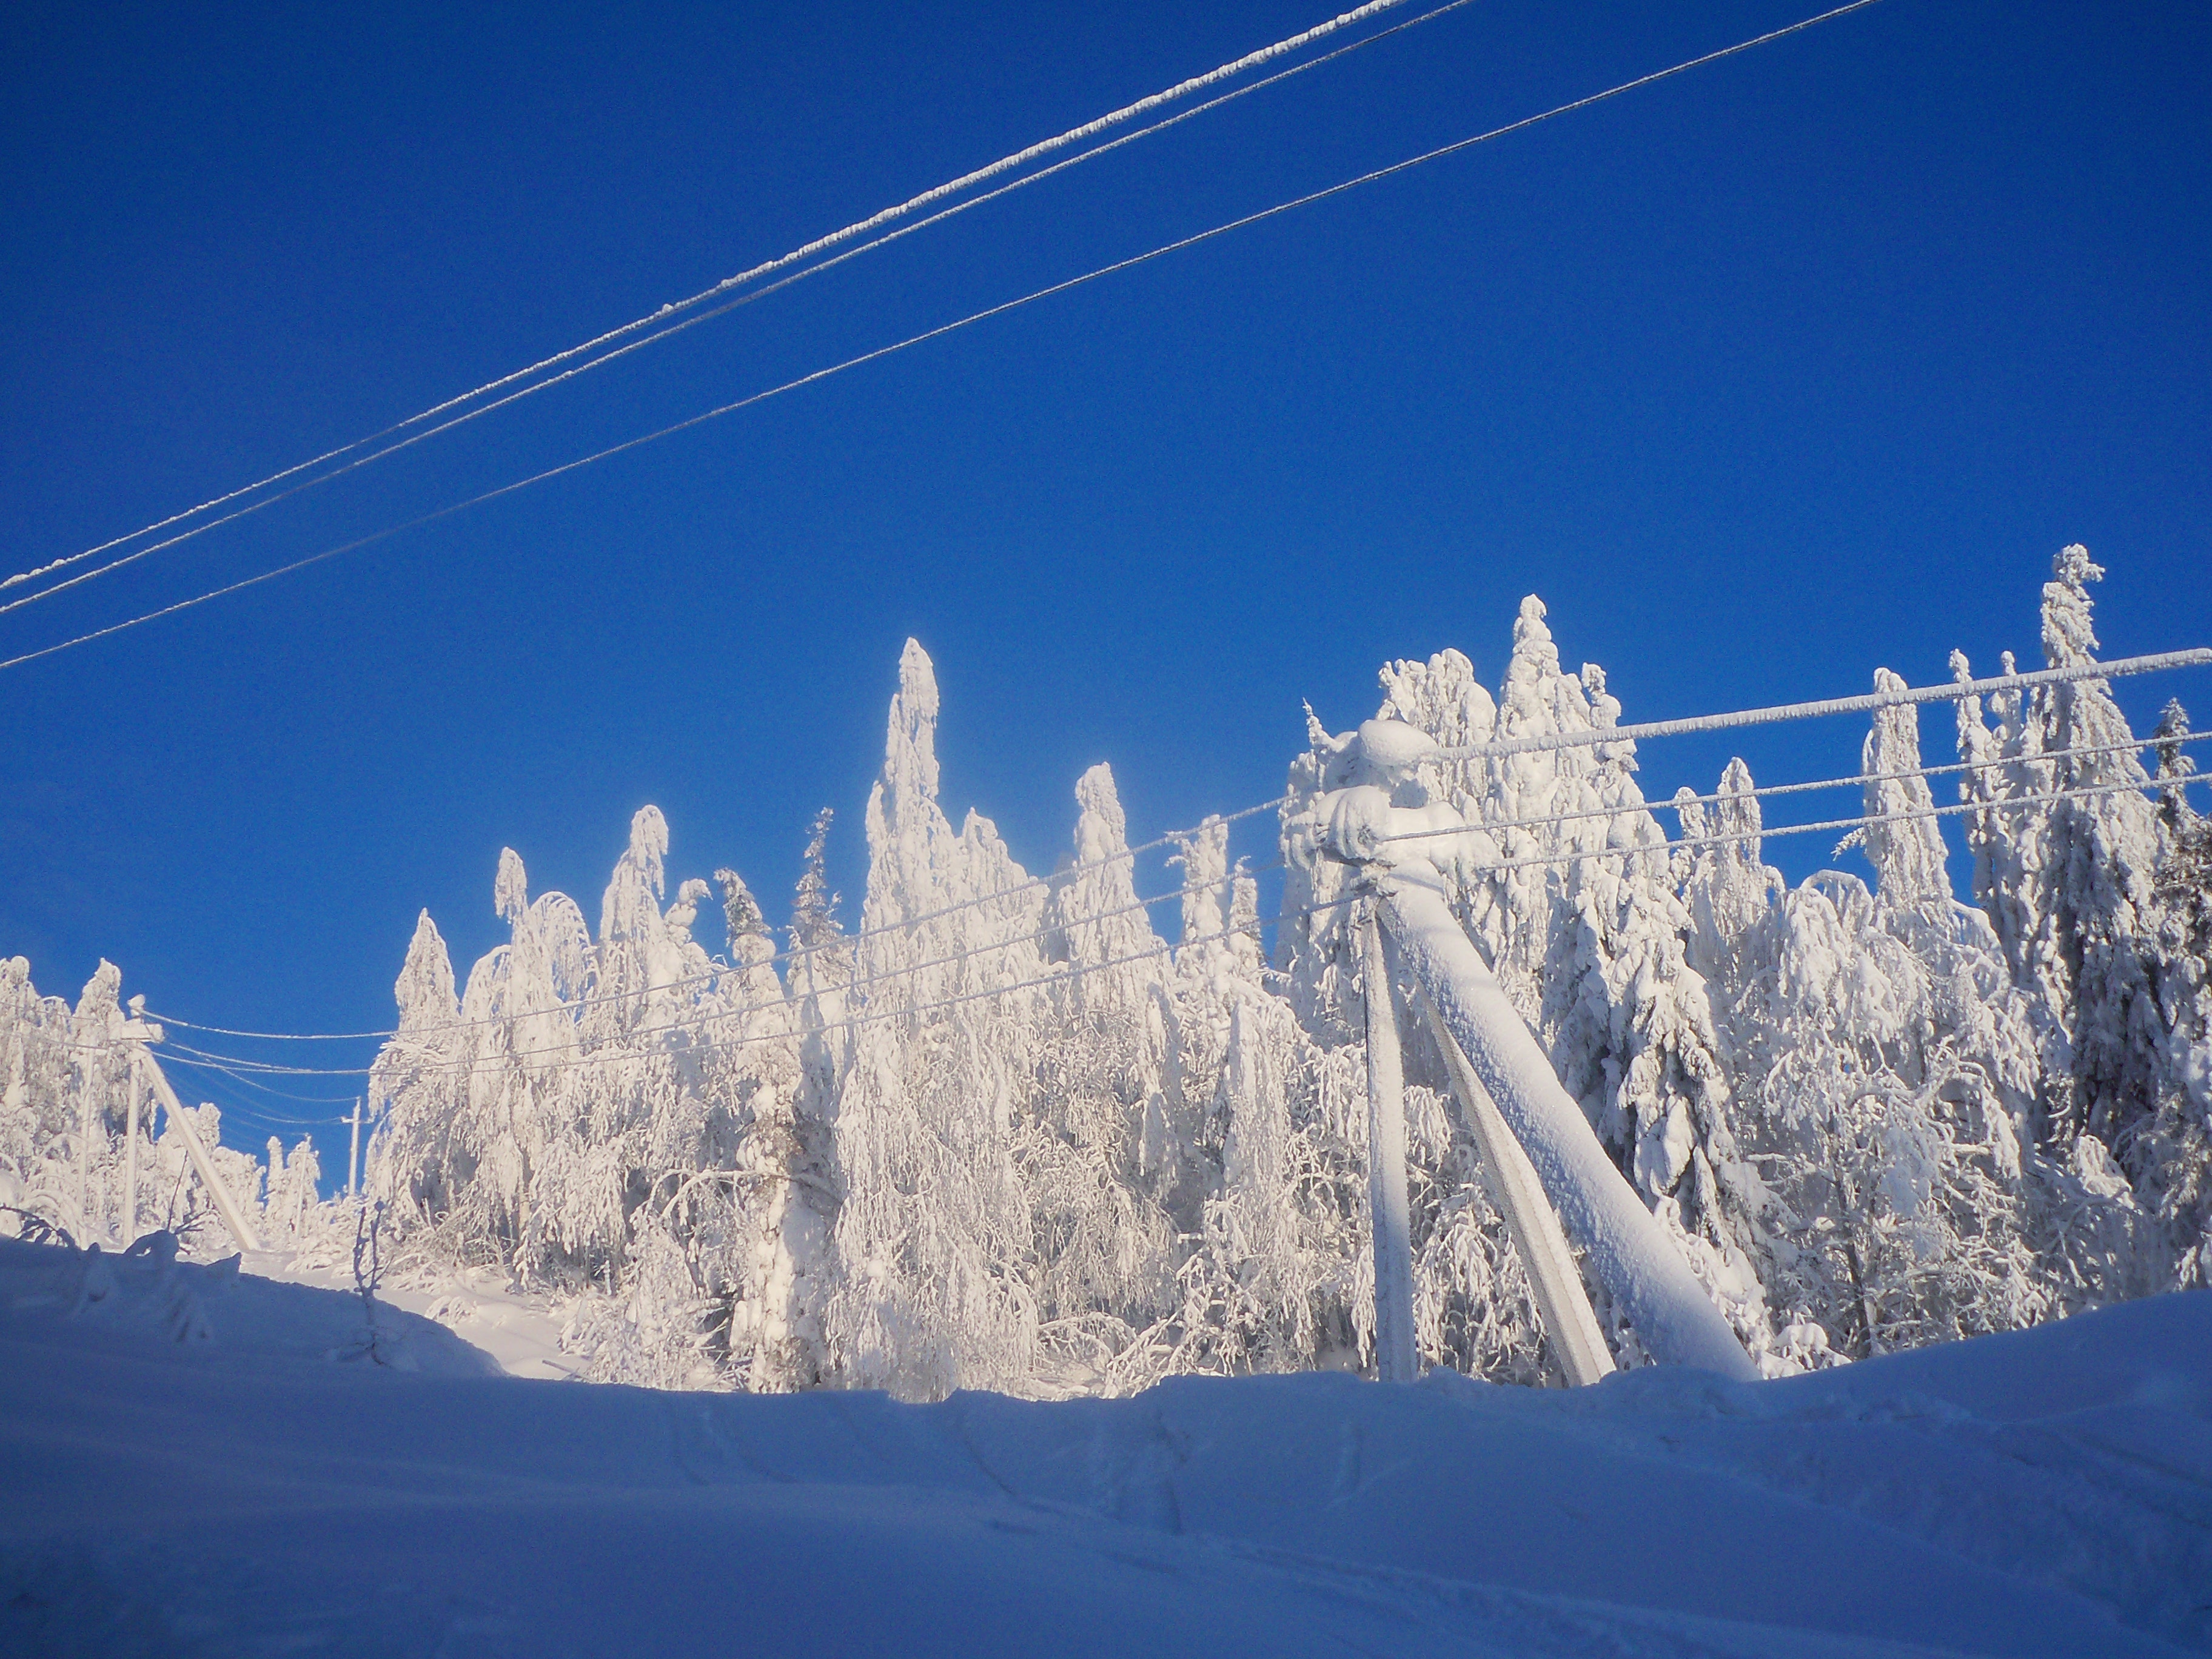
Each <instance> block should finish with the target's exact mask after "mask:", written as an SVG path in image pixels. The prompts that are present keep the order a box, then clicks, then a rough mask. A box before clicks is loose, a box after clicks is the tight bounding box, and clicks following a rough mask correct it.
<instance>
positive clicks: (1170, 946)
mask: <svg viewBox="0 0 2212 1659" xmlns="http://www.w3.org/2000/svg"><path fill="white" fill-rule="evenodd" d="M2054 752H2057V753H2063V752H2065V751H2063V750H2058V751H2054ZM2202 782H2212V779H2205V778H2200V777H2197V776H2194V775H2190V776H2187V777H2185V778H2179V779H2153V780H2148V781H2130V782H2124V783H2104V784H2090V785H2084V786H2082V787H2078V788H2074V789H2057V790H2051V791H2048V792H2045V793H2040V794H2034V795H2018V796H2013V797H2010V798H2008V799H2000V800H1987V801H1965V802H1960V803H1959V804H1957V805H1945V806H1934V807H1919V808H1912V809H1909V810H1905V811H1893V812H1869V813H1861V814H1858V815H1857V816H1855V817H1842V818H1829V819H1824V820H1822V821H1820V822H1817V823H1789V824H1778V825H1773V826H1767V825H1762V826H1760V827H1759V829H1733V830H1725V831H1722V832H1719V833H1717V834H1711V835H1705V836H1678V837H1675V838H1674V839H1672V840H1668V839H1666V838H1663V837H1662V839H1660V840H1658V841H1656V842H1647V843H1644V844H1643V845H1639V846H1630V847H1601V848H1578V849H1575V850H1571V851H1567V852H1559V853H1541V854H1531V855H1529V856H1528V857H1523V858H1516V859H1498V860H1485V861H1483V862H1481V863H1480V864H1475V865H1472V866H1467V867H1466V869H1465V871H1464V873H1466V874H1468V875H1474V876H1486V875H1498V874H1502V873H1504V872H1508V871H1512V870H1523V869H1534V868H1539V867H1544V866H1555V865H1556V866H1572V865H1576V864H1582V863H1586V862H1588V861H1589V860H1595V859H1608V858H1624V859H1632V858H1639V857H1649V856H1656V855H1659V854H1667V853H1674V852H1684V851H1694V850H1696V849H1698V848H1705V847H1723V846H1729V845H1744V844H1747V843H1751V842H1763V841H1767V840H1774V839H1780V838H1782V837H1784V836H1804V835H1814V834H1820V833H1824V832H1832V831H1835V830H1838V829H1841V830H1854V829H1869V828H1872V827H1875V826H1876V825H1880V824H1886V823H1909V822H1912V821H1914V820H1918V819H1927V818H1943V817H1958V816H1961V815H1964V814H1967V813H1975V812H2008V811H2019V810H2021V809H2022V808H2026V807H2032V806H2044V805H2052V804H2054V803H2056V802H2058V801H2064V800H2080V799H2088V798H2090V797H2093V796H2100V795H2114V794H2124V793H2144V792H2147V791H2151V790H2156V789H2160V788H2162V787H2175V786H2177V785H2185V784H2188V783H2202ZM1739 799H1740V798H1739ZM1586 816H1589V815H1588V814H1583V813H1561V814H1559V815H1557V816H1556V817H1555V818H1554V819H1551V820H1543V822H1559V823H1565V822H1567V821H1569V820H1571V819H1573V818H1576V817H1586ZM1481 827H1482V826H1480V825H1479V824H1476V825H1468V826H1466V827H1465V828H1463V829H1459V830H1457V831H1455V832H1453V833H1456V834H1462V835H1465V834H1468V833H1470V832H1471V831H1473V830H1475V829H1480V828H1481ZM1393 839H1396V838H1395V837H1394V838H1393ZM1252 873H1255V874H1256V873H1259V872H1252ZM1376 873H1378V874H1381V875H1384V876H1388V875H1389V873H1391V872H1389V870H1388V869H1387V868H1382V867H1379V866H1378V867H1377V869H1376ZM1357 889H1358V884H1356V883H1353V884H1346V889H1345V890H1344V891H1343V892H1341V893H1340V894H1339V895H1337V896H1334V897H1333V898H1328V899H1324V900H1320V901H1317V902H1315V903H1313V904H1310V905H1304V906H1300V907H1294V908H1285V909H1284V910H1281V911H1279V912H1278V913H1277V914H1276V915H1273V916H1267V917H1261V918H1255V919H1254V920H1252V921H1243V922H1235V923H1232V924H1231V925H1230V926H1229V927H1224V928H1221V929H1219V930H1218V931H1216V932H1214V933H1205V934H1200V935H1199V936H1197V937H1195V938H1192V939H1182V940H1179V941H1173V942H1170V941H1168V940H1161V941H1160V942H1158V944H1156V945H1151V946H1147V947H1146V949H1144V950H1141V951H1133V952H1128V953H1125V954H1124V955H1121V956H1119V957H1109V958H1108V959H1107V960H1105V961H1103V962H1094V963H1066V964H1063V965H1061V966H1060V968H1059V969H1057V970H1056V971H1054V972H1052V973H1048V974H1043V975H1036V976H1034V977H1032V978H1030V979H1027V980H1022V981H1017V982H1015V983H1013V984H1011V985H997V986H985V987H981V988H978V989H975V990H971V991H964V992H961V993H959V994H955V995H952V996H946V997H939V998H934V999H933V1000H929V1001H927V1002H921V1003H915V1004H911V1005H907V1006H896V1007H890V1008H885V1009H879V1010H869V1011H866V1012H861V1013H859V1014H855V1015H850V1016H845V1017H841V1018H836V1019H831V1020H827V1021H824V1022H823V1024H820V1025H818V1026H805V1027H800V1026H796V1025H794V1026H793V1027H791V1028H790V1029H787V1030H776V1031H769V1032H755V1033H752V1034H750V1035H748V1036H743V1037H738V1038H726V1039H720V1040H715V1041H711V1042H699V1043H693V1044H689V1045H687V1046H686V1047H685V1048H684V1053H686V1054H699V1053H711V1052H716V1051H720V1050H722V1049H727V1048H744V1047H747V1046H750V1045H751V1044H754V1043H759V1042H790V1041H793V1040H795V1039H796V1038H798V1037H800V1036H806V1035H809V1034H810V1033H812V1032H816V1031H821V1030H844V1029H849V1028H852V1027H856V1026H860V1025H865V1024H872V1023H874V1022H875V1021H877V1020H881V1019H893V1018H912V1017H914V1016H917V1015H921V1014H926V1013H931V1012H936V1011H938V1010H940V1009H944V1008H950V1007H955V1006H960V1005H962V1004H965V1003H969V1002H974V1001H977V1000H981V999H982V998H985V997H994V996H1006V995H1011V994H1013V993H1015V992H1018V991H1028V990H1036V989H1038V988H1040V987H1046V986H1051V985H1058V984H1065V983H1066V982H1067V981H1070V980H1073V979H1078V978H1080V977H1082V976H1083V975H1086V974H1094V973H1098V972H1102V971H1103V970H1104V969H1109V968H1118V967H1124V966H1127V965H1128V964H1129V963H1136V962H1143V961H1148V960H1150V959H1152V958H1153V957H1160V956H1164V955H1171V954H1172V953H1174V952H1175V951H1181V950H1185V949H1188V948H1189V947H1190V946H1192V945H1206V944H1212V943H1215V942H1218V941H1220V940H1224V939H1232V938H1235V937H1237V936H1238V935H1240V934H1242V935H1246V936H1256V933H1257V930H1258V929H1260V928H1261V927H1273V926H1276V925H1278V924H1279V923H1281V922H1284V921H1295V920H1297V918H1299V917H1301V916H1306V915H1315V914H1316V913H1318V912H1320V911H1322V910H1328V909H1333V908H1337V907H1339V906H1341V905H1344V904H1347V903H1349V902H1352V899H1353V898H1354V897H1355V896H1357ZM1175 896H1176V895H1175V894H1172V893H1170V894H1164V895H1162V897H1163V898H1172V897H1175ZM1158 902H1160V901H1159V900H1158V899H1153V900H1147V901H1144V902H1143V904H1142V905H1139V906H1132V907H1124V908H1148V907H1149V906H1150V905H1151V904H1153V903H1158ZM1113 914H1119V912H1105V913H1101V915H1100V916H1099V917H1097V918H1095V919H1096V920H1103V919H1105V916H1106V915H1113ZM1088 920H1094V918H1085V921H1088ZM1076 925H1080V924H1079V923H1078V924H1076ZM848 942H849V941H848ZM1020 942H1021V941H1019V940H1012V941H1002V942H1001V944H1002V945H1003V944H1006V943H1020ZM994 948H1000V947H999V946H997V945H980V946H976V947H975V949H976V950H989V949H994ZM964 954H967V953H965V952H963V955H964ZM945 960H957V958H946V959H945ZM942 965H944V963H943V962H942V961H940V962H938V963H915V964H912V965H910V966H908V967H905V968H902V969H895V970H893V971H892V972H890V973H888V974H884V975H877V976H876V977H875V978H874V980H873V981H870V982H873V983H877V984H890V983H896V982H897V981H901V980H903V979H907V978H910V977H911V976H912V975H915V974H917V973H920V972H921V971H923V969H926V968H930V967H938V966H942ZM725 971H737V970H734V969H729V970H725ZM862 982H863V981H859V980H854V981H850V982H848V984H846V985H831V986H829V987H824V988H825V989H826V990H829V991H833V992H835V991H843V990H847V989H849V988H853V987H857V986H859V985H860V984H861V983H862ZM642 994H644V993H641V992H631V993H629V995H631V996H634V997H635V996H639V995H642ZM804 1000H805V999H794V998H793V997H791V996H789V995H786V996H784V997H781V998H779V999H776V1000H773V1001H763V1002H758V1003H754V1004H750V1005H747V1006H741V1007H738V1008H728V1009H717V1010H714V1011H711V1012H708V1011H702V1012H699V1013H696V1014H693V1015H689V1016H686V1017H685V1018H682V1019H678V1020H672V1021H669V1022H666V1023H665V1024H659V1025H647V1026H640V1027H638V1028H636V1029H635V1030H630V1031H626V1032H624V1033H623V1037H624V1038H625V1039H634V1038H637V1037H643V1036H657V1035H662V1034H665V1033H668V1032H674V1031H683V1030H694V1029H696V1028H699V1027H702V1026H705V1025H708V1024H712V1023H713V1022H714V1021H716V1020H728V1019H737V1018H743V1017H744V1016H746V1015H749V1014H756V1013H771V1012H779V1011H781V1012H796V1010H797V1009H798V1008H799V1006H801V1004H802V1003H803V1001H804ZM571 1006H574V1005H570V1004H562V1005H561V1006H556V1007H553V1008H547V1009H542V1010H536V1011H533V1012H532V1013H530V1014H520V1015H515V1016H513V1017H511V1023H520V1021H521V1020H524V1019H528V1018H533V1017H534V1016H536V1015H539V1014H543V1015H559V1014H561V1013H562V1012H566V1011H567V1009H568V1008H569V1007H571ZM149 1017H150V1018H156V1019H158V1018H160V1016H158V1015H154V1016H149ZM181 1023H182V1022H179V1024H181ZM451 1029H453V1027H451V1026H445V1025H440V1026H433V1027H430V1028H428V1031H427V1032H426V1035H435V1033H437V1032H439V1031H441V1030H451ZM181 1051H182V1052H183V1053H185V1054H191V1055H194V1056H196V1057H197V1058H198V1059H200V1060H204V1061H208V1062H214V1063H216V1064H218V1065H219V1066H240V1067H243V1068H245V1069H247V1070H251V1071H254V1072H258V1073H263V1074H265V1075H273V1076H286V1077H368V1076H370V1075H372V1074H373V1073H374V1067H373V1066H280V1065H271V1064H269V1063H267V1062H264V1061H258V1060H241V1059H240V1058H238V1057H237V1056H234V1055H227V1054H209V1053H208V1052H207V1051H205V1050H204V1049H198V1048H182V1050H181ZM547 1054H562V1055H566V1056H568V1064H571V1065H579V1066H582V1065H599V1064H607V1063H614V1062H621V1061H629V1062H635V1061H636V1060H639V1059H640V1058H641V1055H640V1054H639V1053H638V1052H637V1050H635V1048H629V1047H627V1046H624V1047H621V1048H616V1047H613V1046H611V1045H610V1046H609V1047H608V1048H606V1049H605V1050H604V1051H602V1052H599V1053H584V1054H579V1053H577V1052H576V1051H575V1049H574V1048H572V1047H570V1046H569V1045H568V1044H566V1043H562V1044H554V1045H549V1046H546V1047H543V1048H529V1049H518V1050H510V1051H504V1052H501V1053H500V1054H493V1055H485V1056H478V1057H476V1058H473V1059H457V1060H439V1059H426V1060H415V1061H412V1062H410V1063H411V1064H412V1065H413V1066H414V1068H415V1069H416V1070H420V1071H428V1072H443V1073H453V1072H459V1073H462V1074H464V1075H468V1074H473V1073H477V1072H482V1071H486V1070H497V1069H501V1068H503V1067H506V1066H511V1065H512V1064H513V1063H514V1062H515V1061H517V1060H525V1059H530V1058H535V1057H538V1056H542V1055H547Z"/></svg>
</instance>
